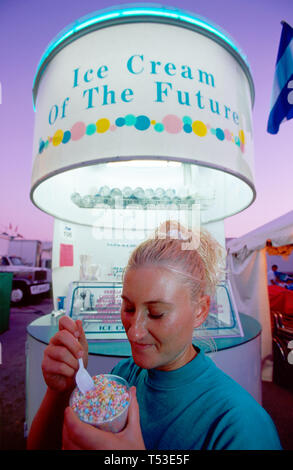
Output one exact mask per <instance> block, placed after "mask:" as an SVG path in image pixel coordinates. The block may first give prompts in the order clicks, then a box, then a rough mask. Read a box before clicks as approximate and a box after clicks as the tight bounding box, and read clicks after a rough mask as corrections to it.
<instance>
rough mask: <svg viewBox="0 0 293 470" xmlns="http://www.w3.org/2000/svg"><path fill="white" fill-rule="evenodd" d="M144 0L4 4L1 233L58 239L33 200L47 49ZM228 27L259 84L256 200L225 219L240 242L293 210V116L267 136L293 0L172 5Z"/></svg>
mask: <svg viewBox="0 0 293 470" xmlns="http://www.w3.org/2000/svg"><path fill="white" fill-rule="evenodd" d="M125 3H127V4H131V3H135V4H138V3H141V2H119V1H117V0H115V1H114V2H108V1H103V0H75V1H73V0H50V1H45V0H0V82H1V88H2V94H1V95H2V103H1V104H0V161H1V184H0V201H1V202H0V233H1V232H3V231H6V229H7V228H8V226H9V224H12V226H13V228H14V227H15V226H18V231H19V233H21V234H22V235H23V236H24V237H25V238H27V239H38V240H52V236H53V218H52V217H51V216H49V215H47V214H45V213H43V212H42V211H40V210H39V209H38V208H36V207H35V206H34V205H33V204H32V202H31V201H30V197H29V193H30V179H31V170H32V144H33V131H34V111H33V106H32V84H33V80H34V76H35V73H36V69H37V66H38V63H39V61H40V59H41V56H42V55H43V53H44V51H45V49H46V47H47V45H48V43H49V42H51V40H52V39H53V38H54V37H55V36H56V35H57V34H58V33H59V32H60V31H61V30H62V29H64V28H65V27H66V26H67V25H69V24H70V23H72V22H73V21H75V20H76V19H78V18H80V17H82V16H84V15H87V14H89V13H91V12H94V11H97V10H99V9H103V8H107V7H110V6H114V5H120V4H125ZM158 3H160V4H164V5H167V6H168V5H169V6H173V7H178V8H181V9H184V10H187V11H190V12H192V13H194V14H195V15H199V16H202V17H205V18H206V19H207V20H210V21H211V22H213V23H215V24H217V25H219V26H220V28H222V29H224V30H225V31H226V32H227V33H228V34H229V35H230V36H231V37H232V38H233V39H234V40H235V42H236V43H237V44H238V45H239V46H240V48H241V50H242V51H243V52H244V53H245V55H246V56H247V59H248V62H249V64H250V67H251V72H252V76H253V80H254V84H255V95H256V96H255V105H254V110H253V119H254V146H255V186H256V192H257V197H256V201H255V202H254V203H253V204H252V205H251V206H250V207H249V208H248V209H246V210H245V211H243V212H241V213H239V214H237V215H236V216H233V217H231V218H229V219H226V221H225V227H226V236H227V237H239V236H241V235H244V234H245V233H247V232H249V231H251V230H253V229H255V228H257V227H259V226H261V225H263V224H264V223H267V222H269V221H271V220H273V219H275V218H277V217H279V216H281V215H283V214H285V213H287V212H289V211H291V210H292V208H293V207H292V206H293V183H292V181H293V152H292V147H293V138H292V136H293V119H292V120H291V121H288V122H285V123H283V124H281V126H280V131H279V133H278V134H277V135H270V134H268V133H267V131H266V127H267V120H268V115H269V110H270V100H271V91H272V83H273V77H274V71H275V62H276V57H277V51H278V46H279V40H280V35H281V24H280V22H281V21H282V20H285V21H287V23H289V24H291V26H293V0H210V1H207V0H196V1H195V0H180V1H179V0H177V1H172V0H169V1H167V2H165V1H161V2H158ZM231 197H233V194H231Z"/></svg>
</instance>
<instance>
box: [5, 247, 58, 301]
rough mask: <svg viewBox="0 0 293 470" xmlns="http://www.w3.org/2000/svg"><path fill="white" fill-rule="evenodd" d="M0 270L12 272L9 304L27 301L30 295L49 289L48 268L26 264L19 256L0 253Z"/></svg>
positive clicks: (48, 290)
mask: <svg viewBox="0 0 293 470" xmlns="http://www.w3.org/2000/svg"><path fill="white" fill-rule="evenodd" d="M0 272H12V273H13V279H12V291H11V304H12V305H20V304H24V303H27V301H28V300H29V299H30V298H31V297H32V296H36V295H39V294H43V293H46V292H47V293H49V292H50V290H51V279H50V270H49V269H46V268H41V267H35V266H28V265H27V264H26V263H25V262H24V260H23V259H22V258H21V257H20V256H12V255H6V254H2V255H1V254H0Z"/></svg>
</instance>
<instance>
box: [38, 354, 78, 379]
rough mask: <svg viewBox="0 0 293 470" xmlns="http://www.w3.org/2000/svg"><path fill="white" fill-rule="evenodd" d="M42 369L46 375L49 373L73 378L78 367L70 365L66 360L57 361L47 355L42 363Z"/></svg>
mask: <svg viewBox="0 0 293 470" xmlns="http://www.w3.org/2000/svg"><path fill="white" fill-rule="evenodd" d="M42 370H43V373H44V375H45V376H49V375H54V376H57V375H62V376H63V377H68V378H72V377H73V376H74V374H75V372H76V369H75V368H73V367H71V366H69V365H68V364H66V363H65V362H61V361H56V360H54V359H52V358H50V357H48V356H47V357H46V358H45V359H44V360H43V363H42Z"/></svg>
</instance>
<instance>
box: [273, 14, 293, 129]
mask: <svg viewBox="0 0 293 470" xmlns="http://www.w3.org/2000/svg"><path fill="white" fill-rule="evenodd" d="M282 24H283V29H282V34H281V39H280V45H279V50H278V56H277V62H276V70H275V77H274V84H273V91H272V101H271V111H270V115H269V120H268V128H267V130H268V132H269V133H270V134H277V133H278V132H279V127H280V124H281V122H283V121H286V120H289V119H292V118H293V28H291V26H290V25H288V23H286V22H285V21H282Z"/></svg>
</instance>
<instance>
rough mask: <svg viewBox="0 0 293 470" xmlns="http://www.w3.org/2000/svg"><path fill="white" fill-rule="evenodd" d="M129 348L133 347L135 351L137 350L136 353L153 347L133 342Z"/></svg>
mask: <svg viewBox="0 0 293 470" xmlns="http://www.w3.org/2000/svg"><path fill="white" fill-rule="evenodd" d="M131 346H133V347H134V348H135V349H137V350H138V351H144V350H145V349H148V348H150V347H152V346H153V345H152V344H146V343H135V342H132V343H131Z"/></svg>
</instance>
